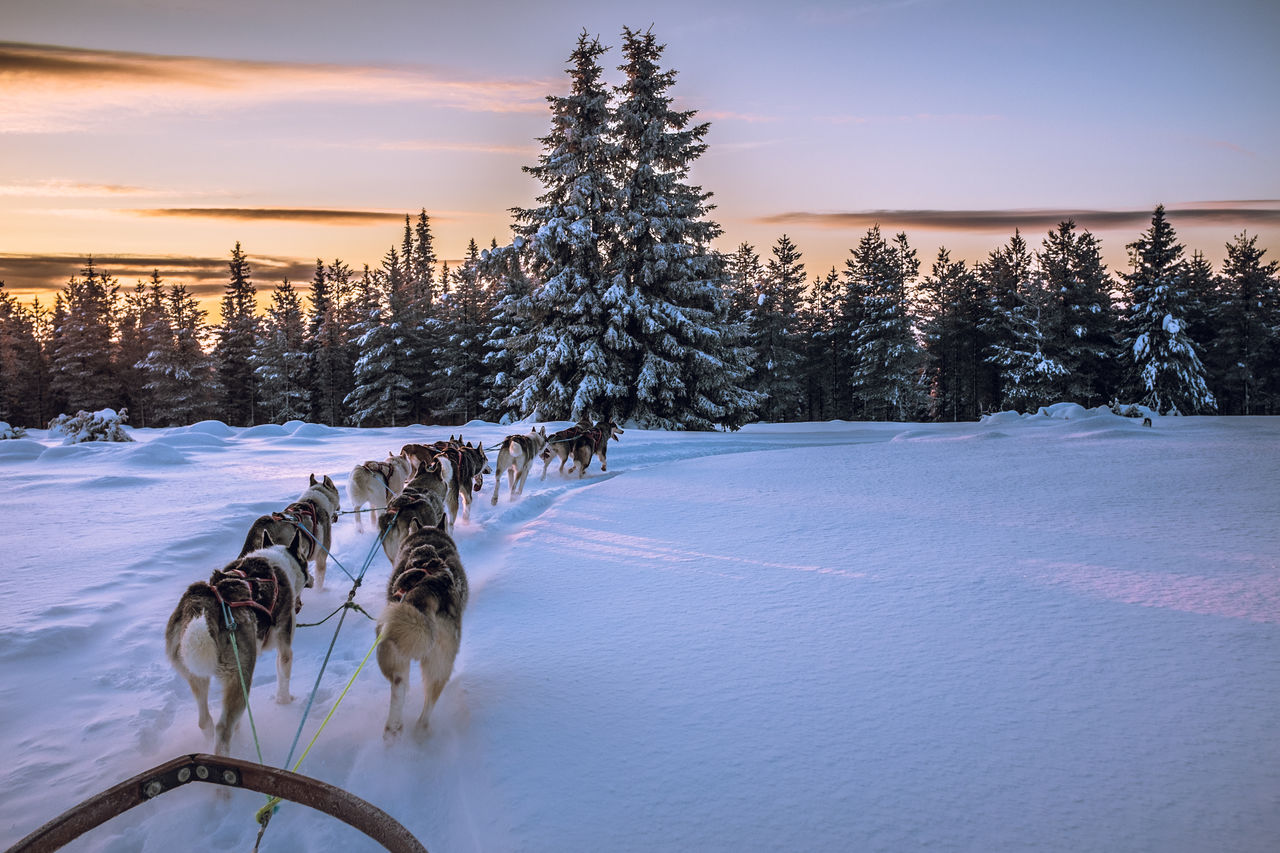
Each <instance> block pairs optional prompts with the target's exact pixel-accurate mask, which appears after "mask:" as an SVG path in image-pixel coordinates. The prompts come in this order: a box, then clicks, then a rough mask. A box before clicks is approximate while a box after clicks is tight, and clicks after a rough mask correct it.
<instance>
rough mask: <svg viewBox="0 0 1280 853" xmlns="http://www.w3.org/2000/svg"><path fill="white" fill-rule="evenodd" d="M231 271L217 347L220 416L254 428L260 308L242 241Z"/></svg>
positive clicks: (238, 424) (231, 264) (219, 326)
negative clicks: (258, 308) (254, 364)
mask: <svg viewBox="0 0 1280 853" xmlns="http://www.w3.org/2000/svg"><path fill="white" fill-rule="evenodd" d="M228 267H229V268H230V272H231V277H230V279H229V280H228V281H227V286H226V288H225V289H224V290H223V294H222V322H221V323H220V324H219V325H218V328H217V337H218V342H217V344H216V345H215V346H214V357H215V358H216V360H217V363H218V387H219V388H220V389H221V392H220V394H219V398H218V401H219V409H220V412H219V415H220V417H221V418H222V419H223V420H225V421H226V422H227V423H229V424H231V425H232V426H251V425H252V424H254V423H256V420H257V393H258V381H257V377H256V376H254V374H253V364H252V361H251V359H252V356H253V349H254V347H255V346H256V345H257V342H258V317H257V314H256V311H257V307H258V306H257V296H256V294H257V291H256V290H255V288H254V286H253V282H251V281H250V280H249V261H248V259H247V258H246V257H245V255H244V252H243V251H241V249H240V243H239V241H237V242H236V245H235V248H234V249H232V250H231V261H230V262H229V263H228Z"/></svg>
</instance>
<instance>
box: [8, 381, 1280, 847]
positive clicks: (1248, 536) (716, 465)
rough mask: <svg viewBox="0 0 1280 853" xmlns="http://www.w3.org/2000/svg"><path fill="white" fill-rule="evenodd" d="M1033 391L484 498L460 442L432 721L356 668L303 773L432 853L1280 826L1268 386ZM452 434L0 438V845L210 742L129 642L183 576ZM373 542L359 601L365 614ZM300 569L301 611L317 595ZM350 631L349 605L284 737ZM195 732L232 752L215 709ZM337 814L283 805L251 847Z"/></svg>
mask: <svg viewBox="0 0 1280 853" xmlns="http://www.w3.org/2000/svg"><path fill="white" fill-rule="evenodd" d="M1076 408H1078V407H1076ZM1048 409H1049V411H1047V412H1046V413H1045V414H1048V415H1049V416H1047V417H1046V416H1045V414H1039V413H1037V414H1026V415H1020V414H1017V413H1011V412H1001V413H998V414H995V415H991V416H989V417H988V418H987V419H986V420H985V421H984V422H983V423H979V424H972V423H969V424H894V423H846V422H832V423H823V424H777V425H754V426H750V427H747V428H744V429H742V430H741V431H739V432H737V433H732V434H725V433H665V432H658V431H645V430H639V429H634V428H629V429H627V430H626V433H625V434H624V435H623V436H622V438H621V441H619V442H615V443H612V444H611V445H610V453H609V471H608V472H607V473H602V472H601V471H600V470H599V467H598V462H595V463H593V464H592V466H591V470H590V473H589V475H588V476H587V477H586V479H583V480H578V479H565V478H561V477H559V476H558V475H557V474H556V472H555V466H554V465H553V466H552V468H551V472H550V474H549V475H548V477H547V479H546V481H545V482H544V481H539V480H538V472H537V471H535V473H534V475H533V476H532V477H531V478H530V480H529V482H528V484H527V487H526V489H525V493H524V495H523V497H521V498H520V499H518V500H516V501H515V502H511V501H509V500H508V499H507V496H506V490H505V489H504V490H503V497H502V499H501V501H500V502H499V504H498V505H497V506H496V507H491V506H490V505H489V502H488V497H489V489H491V488H492V487H493V482H492V478H486V481H485V491H484V493H483V494H482V495H480V496H479V498H478V500H477V502H476V503H475V505H474V507H473V511H472V521H471V523H470V524H469V525H468V524H463V523H462V522H461V521H460V522H459V524H458V528H457V531H456V533H457V539H458V543H459V548H460V551H461V554H462V558H463V560H464V562H465V564H466V567H467V571H468V574H469V577H470V580H471V600H470V604H469V605H468V610H467V613H466V617H465V624H464V629H463V641H462V650H461V652H460V655H459V658H458V664H457V667H456V669H455V673H454V676H453V678H452V680H451V681H450V682H449V684H448V686H447V687H446V688H445V690H444V693H443V695H442V697H441V700H440V703H439V704H438V705H437V707H436V710H435V713H434V714H433V717H432V731H431V734H430V735H429V736H428V737H427V739H426V740H425V741H424V742H422V743H417V742H415V741H413V740H412V738H406V739H404V740H402V741H401V742H399V743H398V744H396V745H395V746H394V747H390V748H389V747H387V746H386V745H384V743H383V740H382V732H381V729H382V722H383V720H384V718H385V715H386V710H387V700H388V693H389V691H388V687H387V684H386V682H385V680H384V679H383V678H382V676H381V674H380V673H379V672H378V670H377V669H376V667H373V666H372V665H371V666H370V667H367V668H366V669H365V671H364V672H362V673H361V674H360V676H359V678H358V679H357V680H356V682H355V685H354V686H353V688H352V689H351V691H350V693H349V694H348V695H347V697H346V699H345V700H344V702H343V704H342V705H341V706H340V707H339V708H338V710H337V713H336V714H335V715H334V717H333V721H332V722H331V723H330V724H329V726H328V728H326V729H325V731H324V732H323V734H322V735H321V737H320V739H319V740H318V742H317V744H316V746H315V747H314V749H313V750H312V751H311V753H310V755H309V756H308V757H307V759H306V761H305V762H304V763H303V765H302V767H301V768H300V770H301V772H303V773H305V774H308V775H311V776H315V777H318V778H320V779H323V780H325V781H328V782H330V783H332V784H335V785H338V786H340V787H342V788H345V789H347V790H349V791H351V792H353V793H355V794H357V795H359V796H361V797H364V798H365V799H367V800H369V801H370V802H372V803H374V804H376V805H378V806H379V807H381V808H383V809H385V810H387V811H388V812H390V813H391V814H392V815H393V816H394V817H395V818H396V819H398V820H399V821H401V822H402V823H404V824H405V825H406V826H407V827H408V828H409V829H410V830H411V831H412V832H413V833H414V834H415V835H416V836H417V837H418V838H419V839H420V840H421V841H422V842H423V843H424V844H425V845H426V847H427V848H428V849H429V850H433V851H517V850H519V851H526V850H527V851H552V850H554V851H604V850H607V851H631V850H635V851H641V850H643V851H652V850H662V851H691V850H698V851H740V850H781V849H785V850H807V851H846V850H859V851H903V850H919V849H926V848H931V849H941V850H983V851H1023V850H1030V849H1035V850H1042V851H1046V850H1047V851H1080V850H1111V851H1203V850H1233V851H1271V850H1275V849H1280V807H1278V806H1280V771H1277V769H1276V768H1278V767H1280V738H1277V737H1276V736H1275V732H1276V727H1277V723H1278V722H1280V719H1278V713H1280V712H1277V708H1278V707H1280V529H1278V528H1277V526H1276V525H1275V519H1274V512H1275V508H1276V507H1277V506H1280V453H1277V448H1278V447H1280V419H1268V418H1216V417H1185V418H1166V419H1159V420H1158V421H1157V423H1156V426H1155V427H1154V428H1144V427H1142V426H1141V425H1140V422H1139V421H1137V420H1135V419H1131V418H1123V417H1119V416H1116V415H1111V414H1110V413H1109V412H1103V411H1099V410H1088V411H1084V410H1081V411H1084V415H1081V413H1080V412H1077V411H1076V410H1075V409H1074V408H1071V407H1070V404H1068V405H1064V406H1061V407H1059V408H1056V409H1055V407H1048ZM1068 413H1070V414H1068ZM564 425H565V424H563V423H560V422H557V423H551V424H548V425H547V427H548V431H551V430H552V429H554V428H559V427H561V426H564ZM529 426H530V425H528V424H521V425H520V426H519V427H518V428H515V429H513V428H510V427H502V426H498V425H493V424H483V423H474V422H473V423H469V424H467V425H466V427H465V430H466V438H467V440H475V441H483V442H484V444H485V446H486V447H488V446H490V445H491V444H493V443H495V442H496V441H497V440H499V439H500V438H501V437H502V436H503V435H505V434H507V433H509V432H517V431H518V432H525V431H527V429H528V427H529ZM451 431H452V432H456V431H457V428H456V427H454V428H452V430H451V428H449V427H423V426H414V427H405V428H400V429H340V428H332V427H321V426H317V425H300V424H292V425H289V426H288V427H287V428H286V429H284V430H283V431H282V432H277V431H275V430H264V429H260V428H259V429H256V430H254V429H249V430H246V429H233V428H230V427H226V426H225V425H218V424H217V423H216V422H205V423H204V424H198V425H196V426H195V427H186V428H182V429H167V430H166V429H139V430H133V431H132V435H133V437H134V438H135V439H136V441H135V443H132V444H115V445H110V444H96V445H95V444H85V445H75V446H67V447H62V446H60V445H58V446H55V445H57V444H58V439H57V438H54V437H51V436H49V435H48V433H47V432H45V431H41V430H31V431H29V433H28V436H27V437H26V438H24V439H16V440H13V441H5V442H0V477H2V478H3V482H4V483H5V486H6V487H5V489H4V490H3V491H2V492H0V512H2V513H3V517H4V518H5V519H6V523H5V527H4V529H3V534H2V536H3V545H4V549H5V553H6V561H5V564H6V571H5V572H4V573H0V685H3V686H2V687H0V720H3V722H4V725H3V726H0V746H2V747H3V754H4V755H5V756H6V760H5V761H4V763H3V768H2V769H0V845H2V846H8V845H10V844H12V843H14V842H16V841H17V840H18V839H20V838H22V837H23V836H24V835H26V834H27V833H29V832H30V831H32V830H33V829H35V828H36V827H37V826H39V825H40V824H41V823H43V822H44V821H45V820H48V819H50V818H52V817H54V816H55V815H57V814H58V813H60V812H61V811H63V810H64V809H66V808H68V807H70V806H71V805H73V804H74V803H76V802H78V801H80V800H82V799H83V798H85V797H87V796H90V795H92V794H95V793H97V792H99V791H101V790H103V789H105V788H107V787H109V786H111V785H114V784H116V783H117V782H120V781H122V780H124V779H125V778H127V777H129V776H131V775H133V774H136V773H139V772H141V771H143V770H145V769H146V768H148V767H151V766H154V765H156V764H159V763H161V762H163V761H166V760H168V759H171V758H173V757H175V756H177V755H181V754H184V753H188V752H195V751H203V750H207V749H209V748H210V745H209V744H208V742H207V741H206V740H205V739H204V737H203V735H201V733H200V732H199V730H198V729H197V727H196V713H195V705H194V702H193V701H192V698H191V695H190V693H189V691H188V690H187V687H186V684H185V683H184V682H183V681H181V680H180V679H179V678H178V677H177V676H176V675H175V674H174V673H173V672H172V670H171V669H170V667H169V665H168V663H167V662H166V661H165V658H164V652H163V645H162V635H163V630H164V624H165V620H166V619H167V617H168V615H169V612H170V611H171V610H172V608H173V606H174V604H175V603H176V602H177V599H178V596H179V595H180V594H181V592H182V591H183V589H185V587H186V586H187V584H189V583H190V582H191V581H193V580H197V579H203V578H206V577H207V576H208V574H209V572H210V571H211V570H212V569H214V568H217V567H220V566H222V565H223V564H225V563H226V562H227V561H229V560H231V559H232V558H234V557H235V555H236V553H237V552H238V549H239V546H240V544H241V540H242V537H243V535H244V531H245V529H246V528H247V527H248V525H249V524H250V523H251V522H252V520H253V519H254V518H255V517H256V516H257V515H259V514H260V513H262V512H266V511H270V510H273V509H280V508H282V507H283V506H284V505H285V504H287V503H288V502H290V501H291V500H293V499H294V498H295V497H297V496H298V495H299V494H300V493H301V492H302V491H303V489H304V488H305V487H306V485H307V482H308V475H309V474H312V473H314V474H316V475H317V476H320V475H323V474H328V475H329V476H331V477H332V478H333V479H334V480H335V481H336V482H338V483H340V484H341V483H345V481H346V476H347V474H348V472H349V471H350V470H351V468H352V467H353V466H354V465H355V464H357V463H358V462H360V461H362V460H364V459H371V458H381V457H382V455H384V454H385V453H386V451H387V450H388V449H397V448H399V447H400V446H401V445H403V444H405V443H408V442H426V441H431V440H434V439H437V438H443V437H446V436H448V435H449V434H450V432H451ZM894 439H897V440H894ZM175 458H177V459H180V460H181V462H182V463H184V464H173V460H174V459H175ZM343 501H344V505H345V504H346V496H345V493H344V495H343ZM334 537H335V538H334V549H333V550H334V554H335V556H336V557H337V559H338V560H340V561H341V562H342V563H343V565H345V566H347V567H348V568H349V569H350V570H352V571H355V570H357V569H358V567H359V566H360V564H361V563H362V562H363V561H364V559H365V557H366V555H368V554H369V552H370V550H371V549H372V548H373V547H374V545H375V534H373V533H367V532H366V533H363V534H361V533H358V532H357V531H356V528H355V524H354V522H353V521H352V520H351V519H350V516H343V518H342V520H341V521H340V522H339V523H338V525H337V526H336V527H335V531H334ZM371 565H372V567H371V569H370V571H369V576H368V578H367V579H366V583H365V584H364V585H363V586H362V587H361V588H360V589H359V590H358V592H357V595H356V600H357V601H358V602H359V603H360V604H362V605H363V606H364V607H365V608H366V609H368V610H370V611H371V612H373V613H375V614H376V613H377V612H378V611H379V610H380V608H381V605H382V591H383V590H382V587H383V585H384V583H385V581H386V578H387V575H388V571H389V565H388V563H387V561H386V559H385V557H383V556H382V555H381V553H380V551H379V552H377V553H375V554H374V559H373V562H372V564H371ZM329 578H330V583H329V587H328V588H326V589H325V590H324V591H322V592H316V591H314V590H308V591H307V593H306V594H305V595H304V599H303V600H304V604H305V606H304V608H303V610H302V613H301V616H300V618H301V619H302V620H303V621H315V620H316V619H318V618H320V617H322V616H324V615H325V614H327V613H329V611H330V610H332V609H333V608H335V607H336V606H337V605H338V604H340V603H341V602H342V601H343V600H344V599H345V597H346V593H347V590H348V588H349V586H350V583H349V582H348V581H346V578H345V576H344V575H343V573H342V572H341V571H340V570H338V569H336V568H335V567H334V565H333V564H332V563H331V564H330V568H329ZM334 622H336V620H331V621H330V622H329V623H326V625H325V626H322V627H315V628H301V629H299V631H298V635H297V639H296V642H295V647H294V650H295V659H294V665H293V691H294V693H295V696H296V697H297V698H296V699H295V701H294V702H293V703H292V704H288V705H277V704H275V702H274V701H273V696H274V692H275V691H274V684H273V682H274V680H275V666H274V653H273V652H267V653H266V654H265V655H264V658H263V660H262V662H261V664H260V665H259V667H258V670H257V672H256V674H255V680H254V686H253V690H252V694H251V700H252V708H253V713H254V718H255V720H256V723H257V727H258V731H259V733H260V735H261V736H262V738H263V749H264V753H265V756H266V760H267V761H268V762H269V763H273V764H276V765H279V764H280V763H282V762H283V761H284V757H285V754H286V753H287V751H288V746H289V744H290V742H291V741H292V739H293V736H294V733H295V731H296V730H297V727H298V723H299V719H300V717H301V713H302V708H303V706H304V704H305V701H304V700H305V698H306V694H307V692H308V691H309V690H310V687H311V685H312V683H313V682H314V680H315V678H316V675H317V673H318V670H319V665H320V661H321V660H322V659H323V657H324V652H325V649H326V648H327V647H328V644H329V642H330V640H331V638H332V636H333V634H332V628H333V623H334ZM372 640H373V630H372V627H371V624H370V623H369V622H367V621H366V620H364V618H363V617H360V616H358V615H353V616H351V617H349V618H348V619H347V622H346V625H345V626H344V628H343V631H342V633H341V634H340V635H339V637H338V640H337V644H336V647H335V652H334V658H333V660H332V661H331V662H330V664H329V668H328V670H326V672H325V674H324V677H323V679H322V681H321V686H320V690H319V693H318V696H317V698H316V705H315V708H314V709H313V710H312V712H311V716H310V718H309V719H308V722H307V723H306V726H305V727H304V731H303V738H302V741H303V743H304V744H305V742H306V741H308V740H309V739H310V738H311V736H312V734H313V733H314V732H315V731H316V728H317V727H318V726H319V723H320V720H321V719H323V717H324V715H325V714H326V713H328V711H329V709H330V708H331V707H332V703H333V701H334V700H335V698H336V697H337V694H338V693H339V692H340V690H341V689H342V687H343V686H344V685H345V684H346V682H347V679H348V678H350V676H351V675H352V673H353V672H354V671H355V669H356V667H357V665H358V664H359V661H360V660H361V658H362V657H363V656H364V654H365V652H367V651H368V648H369V645H370V643H371V642H372ZM215 699H216V695H215ZM420 701H421V693H420V688H419V684H418V683H417V673H416V672H415V673H414V675H413V684H412V685H411V692H410V704H409V707H408V708H407V709H406V712H407V713H408V714H410V715H413V714H416V713H417V711H416V710H415V708H417V707H420V706H418V705H417V703H418V702H420ZM232 750H233V754H234V755H236V756H238V757H242V758H249V757H251V756H252V755H253V752H254V747H253V741H252V737H251V735H250V731H249V726H248V723H247V720H246V721H245V722H243V723H242V725H241V727H240V730H239V731H238V733H237V735H236V737H235V738H234V739H233V741H232ZM299 751H300V750H299ZM262 802H263V798H262V797H261V796H259V795H256V794H251V793H247V792H242V791H237V792H235V793H233V794H232V796H231V797H230V799H229V800H227V801H222V800H219V799H218V798H217V797H216V796H215V793H214V791H213V790H212V789H211V788H210V787H207V786H199V785H188V786H186V787H185V788H182V789H180V790H178V791H175V792H174V793H171V794H166V795H164V796H162V797H160V798H159V799H157V800H155V801H153V802H150V803H147V804H145V805H143V806H141V807H139V808H137V809H135V810H133V811H131V812H129V813H127V814H126V815H124V816H122V817H119V818H116V819H114V820H112V821H110V822H108V823H107V824H105V825H103V826H102V827H99V828H98V829H95V830H93V831H92V832H90V833H89V834H88V835H86V836H84V837H83V838H82V839H81V840H80V841H78V842H75V843H73V844H72V845H70V846H69V847H68V848H67V849H69V850H80V851H85V850H91V851H113V852H114V851H170V850H174V849H178V848H180V847H181V848H186V847H192V846H194V848H195V849H228V850H231V849H235V850H246V849H249V848H251V847H252V843H253V839H254V836H255V835H256V825H255V824H254V822H253V815H254V812H255V811H256V810H257V809H258V807H259V806H260V805H261V804H262ZM193 842H194V844H193ZM374 849H379V848H377V847H376V846H375V845H374V844H373V843H372V842H370V841H368V840H367V839H365V838H364V837H363V836H361V835H359V833H357V832H356V831H355V830H351V829H349V828H347V827H346V826H344V825H343V824H341V823H339V822H338V821H336V820H333V819H331V818H329V817H327V816H325V815H323V814H320V813H318V812H314V811H312V810H310V809H308V808H306V807H303V806H300V805H296V804H290V803H286V804H285V805H284V806H283V807H282V808H281V810H280V812H279V813H278V814H277V815H276V817H275V818H274V819H273V821H272V822H271V825H270V827H269V828H268V830H267V832H266V835H265V836H264V839H263V845H262V850H264V851H281V853H284V851H319V850H344V851H346V850H353V851H365V850H374Z"/></svg>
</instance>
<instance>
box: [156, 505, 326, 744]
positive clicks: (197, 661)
mask: <svg viewBox="0 0 1280 853" xmlns="http://www.w3.org/2000/svg"><path fill="white" fill-rule="evenodd" d="M292 535H293V539H292V541H291V542H290V544H289V545H288V546H285V545H273V544H272V543H271V540H270V539H269V538H266V537H264V538H263V540H262V541H261V546H262V547H260V548H259V549H257V550H254V551H252V552H250V553H249V554H247V555H245V556H243V557H240V558H239V559H237V560H235V561H233V562H231V563H229V564H228V565H227V566H226V567H225V568H223V569H221V570H219V571H216V572H214V573H213V574H212V575H211V576H210V578H209V581H208V582H207V583H194V584H192V585H191V586H189V587H188V588H187V591H186V592H184V593H183V594H182V597H181V598H180V599H179V600H178V606H177V608H175V609H174V611H173V615H171V616H170V617H169V622H168V624H167V625H166V627H165V632H164V639H165V643H164V645H165V653H166V654H167V655H168V658H169V662H170V663H171V664H172V665H173V668H174V669H175V670H177V672H178V674H179V675H181V676H182V677H183V678H185V679H186V681H187V684H188V685H190V687H191V694H192V695H193V696H195V699H196V708H197V710H198V712H199V719H198V723H199V726H200V730H201V731H203V732H204V733H205V734H206V735H211V736H213V738H214V750H213V751H214V754H216V755H228V754H229V751H230V745H231V736H232V734H234V732H235V728H236V725H237V723H239V721H240V717H241V715H242V714H243V713H244V710H245V708H246V707H247V705H248V702H249V697H248V695H247V691H248V690H249V689H251V688H252V686H253V670H254V665H255V664H256V663H257V661H258V656H259V655H260V654H261V653H262V652H263V651H266V650H268V649H275V651H276V701H277V702H279V703H281V704H287V703H288V702H291V701H292V700H293V697H292V696H290V695H289V675H290V672H291V670H292V668H293V628H294V614H295V613H296V612H297V608H298V606H299V602H298V598H297V595H298V593H299V592H300V591H301V590H302V585H303V583H304V579H305V576H306V573H305V570H304V566H305V560H306V558H305V557H304V556H303V554H302V552H301V549H302V547H303V543H304V540H305V538H306V537H305V536H303V534H302V533H301V532H300V531H298V530H296V529H294V530H293V531H292ZM219 598H221V600H222V601H225V602H226V603H227V605H228V607H229V608H230V609H231V614H232V618H233V619H234V626H233V627H228V626H227V623H226V621H225V619H224V614H223V610H222V605H221V604H220V603H219ZM232 636H234V637H235V645H234V647H233V645H232ZM237 653H238V658H239V668H238V669H237V665H236V661H237ZM241 672H243V674H244V688H242V687H241V684H240V674H241ZM214 677H216V678H217V679H218V684H219V685H220V686H221V688H222V715H221V716H220V717H219V719H218V723H217V725H216V726H215V725H214V723H213V717H212V716H210V714H209V682H210V680H211V679H212V678H214Z"/></svg>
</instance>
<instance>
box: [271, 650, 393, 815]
mask: <svg viewBox="0 0 1280 853" xmlns="http://www.w3.org/2000/svg"><path fill="white" fill-rule="evenodd" d="M382 637H383V635H382V634H381V633H379V634H378V636H376V637H374V639H373V645H372V646H370V647H369V651H367V652H365V655H364V660H362V661H360V665H359V666H358V667H356V671H355V672H353V673H351V678H349V679H347V686H346V687H344V688H342V692H341V693H339V694H338V698H337V700H336V701H335V702H334V703H333V707H332V708H330V709H329V713H328V714H326V715H325V718H324V720H323V721H322V722H321V723H320V728H318V729H316V733H315V734H314V735H313V736H312V737H311V742H310V743H309V744H307V748H306V749H304V750H303V751H302V755H300V756H298V761H297V762H296V763H295V764H294V765H293V772H294V773H297V772H298V768H299V767H301V766H302V762H303V760H304V759H305V758H306V757H307V753H309V752H311V747H313V746H315V745H316V741H317V740H319V739H320V733H321V732H322V731H324V727H325V726H327V725H329V720H331V719H333V714H334V712H335V711H337V710H338V706H339V705H341V704H342V700H343V699H345V698H346V696H347V691H348V690H350V689H351V685H352V684H355V683H356V677H357V676H359V675H360V672H361V671H362V670H363V669H364V665H365V664H367V663H368V662H369V658H370V657H371V656H372V655H373V652H374V650H375V649H376V648H378V644H379V643H381V642H382ZM279 807H280V798H279V797H272V798H271V799H269V800H267V802H266V804H265V805H264V806H263V807H262V808H260V809H258V813H257V816H256V820H257V821H258V823H260V824H262V826H263V828H264V829H265V828H266V825H267V821H269V820H270V819H271V815H272V814H275V811H276V809H278V808H279ZM259 838H261V833H259Z"/></svg>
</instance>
